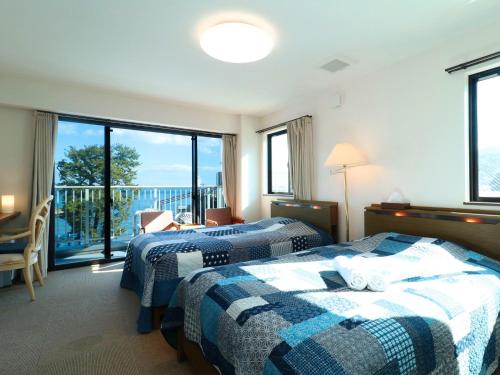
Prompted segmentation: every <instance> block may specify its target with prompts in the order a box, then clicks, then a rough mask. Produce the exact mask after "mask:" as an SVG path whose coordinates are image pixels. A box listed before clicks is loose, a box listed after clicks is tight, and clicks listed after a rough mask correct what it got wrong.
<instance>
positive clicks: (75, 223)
mask: <svg viewBox="0 0 500 375" xmlns="http://www.w3.org/2000/svg"><path fill="white" fill-rule="evenodd" d="M221 148H222V142H221V138H220V136H217V135H213V136H212V135H207V134H203V135H201V134H197V133H191V132H185V131H178V132H177V131H175V132H172V131H161V129H154V130H153V129H151V128H149V127H146V126H144V127H141V126H130V125H127V124H120V123H116V122H109V121H101V120H91V119H89V120H80V119H78V120H76V119H73V118H65V117H61V118H60V120H59V130H58V140H57V148H56V154H55V165H54V168H55V175H54V176H55V178H54V196H55V202H54V205H53V210H52V215H53V216H52V222H53V223H54V224H53V225H52V226H51V241H50V251H49V254H50V257H49V263H50V268H51V269H58V268H65V267H68V266H74V265H83V264H89V263H93V262H106V261H112V260H118V259H123V258H124V256H125V254H126V249H127V246H128V243H129V242H130V240H131V239H132V238H133V237H134V236H136V235H138V234H140V233H141V230H142V229H143V224H144V223H143V221H142V216H143V213H145V212H148V211H150V212H151V211H156V212H158V211H160V212H165V213H166V214H164V215H163V216H164V217H168V216H171V217H172V218H173V220H174V221H175V222H177V223H180V224H183V225H186V226H188V225H189V224H203V223H204V222H205V209H206V208H212V207H224V199H223V194H222V172H221V157H222V155H221Z"/></svg>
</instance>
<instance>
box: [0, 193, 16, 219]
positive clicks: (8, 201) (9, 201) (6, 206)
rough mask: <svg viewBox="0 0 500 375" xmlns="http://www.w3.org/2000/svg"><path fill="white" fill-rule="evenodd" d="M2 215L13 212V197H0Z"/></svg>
mask: <svg viewBox="0 0 500 375" xmlns="http://www.w3.org/2000/svg"><path fill="white" fill-rule="evenodd" d="M0 211H1V212H2V213H5V214H9V213H12V212H14V196H13V195H2V206H1V210H0Z"/></svg>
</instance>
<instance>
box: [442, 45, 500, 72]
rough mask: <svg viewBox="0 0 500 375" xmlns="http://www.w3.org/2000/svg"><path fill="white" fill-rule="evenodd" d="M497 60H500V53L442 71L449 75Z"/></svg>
mask: <svg viewBox="0 0 500 375" xmlns="http://www.w3.org/2000/svg"><path fill="white" fill-rule="evenodd" d="M498 58H500V51H498V52H495V53H491V54H489V55H486V56H483V57H479V58H477V59H474V60H470V61H467V62H464V63H461V64H458V65H455V66H452V67H450V68H446V69H445V70H444V71H445V72H446V73H449V74H451V73H454V72H457V71H459V70H463V69H467V68H470V67H471V66H474V65H479V64H482V63H484V62H486V61H490V60H494V59H498Z"/></svg>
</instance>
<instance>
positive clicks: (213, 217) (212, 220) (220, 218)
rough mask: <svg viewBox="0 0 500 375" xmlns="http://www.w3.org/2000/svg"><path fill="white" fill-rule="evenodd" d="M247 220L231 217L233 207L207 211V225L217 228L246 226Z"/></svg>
mask: <svg viewBox="0 0 500 375" xmlns="http://www.w3.org/2000/svg"><path fill="white" fill-rule="evenodd" d="M244 223H245V220H243V219H241V218H239V217H234V216H232V215H231V207H226V208H207V209H206V210H205V225H206V226H207V227H217V226H219V225H229V224H244Z"/></svg>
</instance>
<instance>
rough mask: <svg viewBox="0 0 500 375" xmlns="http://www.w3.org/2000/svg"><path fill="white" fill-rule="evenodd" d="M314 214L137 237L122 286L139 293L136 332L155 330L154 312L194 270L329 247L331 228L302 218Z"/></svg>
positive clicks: (125, 267)
mask: <svg viewBox="0 0 500 375" xmlns="http://www.w3.org/2000/svg"><path fill="white" fill-rule="evenodd" d="M318 207H319V206H318ZM294 209H295V210H296V209H297V208H296V207H295V208H294ZM310 210H311V208H304V209H303V210H301V211H300V212H299V213H297V212H295V211H293V212H290V211H286V212H288V213H290V215H289V217H273V218H270V219H265V220H261V221H258V222H254V223H249V224H236V225H226V226H219V227H207V228H197V229H187V230H180V231H167V232H157V233H146V234H142V235H140V236H137V237H136V238H134V239H133V240H132V241H131V242H130V244H129V247H128V250H127V255H126V258H125V265H124V270H123V274H122V279H121V283H120V285H121V287H123V288H127V289H131V290H133V291H135V292H136V293H137V295H138V296H139V297H140V299H141V307H140V312H139V318H138V321H137V329H138V331H139V332H141V333H147V332H150V331H151V330H152V329H153V326H154V322H153V321H154V313H155V311H156V309H155V308H158V309H160V311H162V309H163V307H164V306H166V305H168V303H169V301H170V298H171V296H172V294H173V293H174V291H175V289H176V287H177V285H178V284H179V282H180V281H181V280H182V279H183V278H184V277H185V276H186V275H187V274H189V273H190V272H191V271H193V270H196V269H198V268H206V269H210V268H212V267H215V266H220V265H225V264H230V263H237V262H242V261H248V260H254V259H260V258H266V257H269V256H278V255H284V254H288V253H292V252H297V251H301V250H305V249H309V248H312V247H317V246H323V245H328V244H331V243H332V236H331V226H324V227H323V228H322V227H317V226H315V225H313V224H310V223H308V222H304V221H301V220H299V219H301V218H302V215H303V213H302V214H301V212H306V213H308V212H309V211H310ZM317 211H318V213H319V212H321V211H322V210H321V209H317Z"/></svg>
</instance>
